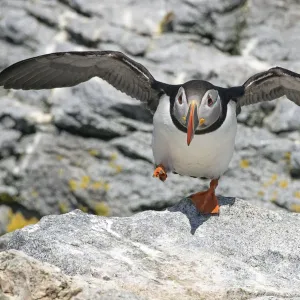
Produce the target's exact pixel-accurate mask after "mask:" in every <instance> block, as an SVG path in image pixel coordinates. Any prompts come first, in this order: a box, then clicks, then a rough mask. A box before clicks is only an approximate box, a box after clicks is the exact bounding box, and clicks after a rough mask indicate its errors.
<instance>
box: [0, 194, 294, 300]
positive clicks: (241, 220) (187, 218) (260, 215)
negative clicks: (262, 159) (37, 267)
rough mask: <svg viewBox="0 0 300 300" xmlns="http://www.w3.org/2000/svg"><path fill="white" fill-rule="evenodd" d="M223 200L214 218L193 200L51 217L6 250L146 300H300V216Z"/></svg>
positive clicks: (20, 235) (22, 233)
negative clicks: (162, 207) (267, 298)
mask: <svg viewBox="0 0 300 300" xmlns="http://www.w3.org/2000/svg"><path fill="white" fill-rule="evenodd" d="M220 200H221V210H220V215H219V216H217V217H211V216H203V215H199V214H198V213H197V211H196V210H195V207H194V206H193V204H192V203H191V202H190V201H189V200H182V201H181V202H180V203H178V204H177V205H176V206H174V207H172V208H170V209H169V210H167V211H163V212H154V211H148V212H143V213H139V214H136V215H134V216H132V217H130V218H103V217H97V216H92V215H87V214H84V213H82V212H80V211H74V212H71V213H69V214H65V215H61V216H48V217H44V218H43V219H42V220H41V221H40V222H39V223H38V224H36V225H33V226H29V227H26V228H25V229H22V230H18V231H16V232H14V233H13V234H12V235H10V238H9V240H8V242H7V240H6V242H7V249H15V250H18V251H23V252H25V253H26V254H27V255H29V256H31V257H33V258H35V259H37V260H39V261H42V262H47V263H50V264H52V265H54V266H57V267H59V268H60V269H61V271H62V273H63V274H66V275H69V276H76V277H77V278H78V279H81V280H82V281H83V282H84V280H89V279H91V278H92V279H93V282H94V283H98V284H99V285H101V286H102V289H104V290H106V289H110V288H114V289H116V290H121V291H124V290H125V291H127V292H129V293H133V294H134V295H136V296H139V297H144V298H146V299H174V298H176V297H177V296H178V294H179V293H180V295H181V297H182V298H183V299H199V298H201V297H204V298H205V299H244V298H245V296H247V298H249V299H252V298H255V297H258V296H261V295H272V296H274V297H277V299H284V298H291V299H296V297H300V291H299V284H300V277H299V274H300V269H299V267H300V264H299V261H300V257H299V253H300V251H299V250H300V245H299V241H300V236H299V230H298V228H299V225H300V215H297V214H292V213H286V212H272V211H268V210H266V211H264V210H262V209H260V208H257V207H255V206H251V205H250V204H248V203H247V202H245V201H242V200H239V199H233V198H221V199H220ZM0 240H1V239H0ZM5 253H7V252H5ZM8 253H9V252H8ZM216 274H217V275H216ZM187 278H188V280H187ZM199 279H201V280H199Z"/></svg>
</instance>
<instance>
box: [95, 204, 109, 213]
mask: <svg viewBox="0 0 300 300" xmlns="http://www.w3.org/2000/svg"><path fill="white" fill-rule="evenodd" d="M94 211H95V213H96V215H98V216H108V215H109V207H108V205H107V204H106V203H105V202H99V203H97V204H96V205H95V207H94Z"/></svg>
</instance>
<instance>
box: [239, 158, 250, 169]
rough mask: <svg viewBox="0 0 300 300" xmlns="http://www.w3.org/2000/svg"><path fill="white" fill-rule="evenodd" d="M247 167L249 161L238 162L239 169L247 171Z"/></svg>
mask: <svg viewBox="0 0 300 300" xmlns="http://www.w3.org/2000/svg"><path fill="white" fill-rule="evenodd" d="M249 165H250V163H249V160H248V159H242V160H241V161H240V167H241V168H242V169H247V168H249Z"/></svg>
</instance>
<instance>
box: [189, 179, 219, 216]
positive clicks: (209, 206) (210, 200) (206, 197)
mask: <svg viewBox="0 0 300 300" xmlns="http://www.w3.org/2000/svg"><path fill="white" fill-rule="evenodd" d="M217 185H218V180H216V179H214V180H212V181H211V183H210V188H209V189H208V190H207V191H204V192H199V193H196V194H193V195H191V196H189V198H190V199H191V200H192V202H193V203H194V205H195V206H196V208H197V210H198V211H199V212H201V213H203V214H219V204H218V198H217V197H216V195H215V188H216V187H217Z"/></svg>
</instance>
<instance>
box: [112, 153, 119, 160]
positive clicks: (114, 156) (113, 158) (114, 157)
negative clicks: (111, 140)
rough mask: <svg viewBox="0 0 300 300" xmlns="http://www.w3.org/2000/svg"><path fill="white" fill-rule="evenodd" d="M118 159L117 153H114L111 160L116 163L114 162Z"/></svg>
mask: <svg viewBox="0 0 300 300" xmlns="http://www.w3.org/2000/svg"><path fill="white" fill-rule="evenodd" d="M117 157H118V155H117V153H113V154H112V155H111V156H110V160H111V161H114V160H116V159H117Z"/></svg>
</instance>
